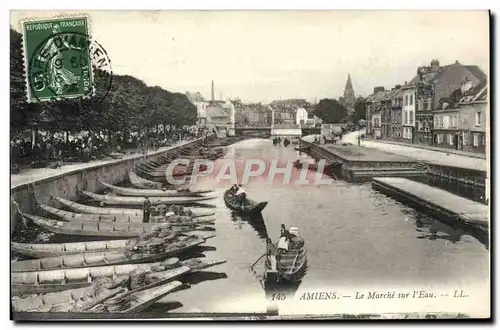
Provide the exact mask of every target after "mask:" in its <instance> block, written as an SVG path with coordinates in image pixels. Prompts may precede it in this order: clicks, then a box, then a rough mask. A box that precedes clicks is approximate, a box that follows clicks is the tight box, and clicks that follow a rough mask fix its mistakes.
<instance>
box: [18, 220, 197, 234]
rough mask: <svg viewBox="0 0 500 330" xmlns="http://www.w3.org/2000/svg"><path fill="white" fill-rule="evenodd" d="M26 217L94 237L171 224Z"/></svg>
mask: <svg viewBox="0 0 500 330" xmlns="http://www.w3.org/2000/svg"><path fill="white" fill-rule="evenodd" d="M23 216H24V217H26V218H28V219H30V220H32V221H33V223H34V224H35V225H37V226H39V227H42V228H43V229H46V230H48V231H51V232H53V233H56V234H62V235H76V236H94V237H122V238H126V237H137V236H139V235H141V234H144V233H148V232H152V231H154V230H155V229H157V228H159V227H163V228H169V227H170V226H169V224H151V223H134V222H98V221H92V222H86V221H70V222H67V221H58V220H53V219H47V218H42V217H39V216H35V215H30V214H23ZM200 229H201V228H200V227H196V226H185V225H184V226H182V227H181V226H175V227H171V230H172V231H174V232H189V231H194V230H200Z"/></svg>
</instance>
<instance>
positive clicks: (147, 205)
mask: <svg viewBox="0 0 500 330" xmlns="http://www.w3.org/2000/svg"><path fill="white" fill-rule="evenodd" d="M142 210H143V222H144V223H149V218H150V216H151V202H150V201H149V198H147V197H146V198H145V199H144V204H143V205H142Z"/></svg>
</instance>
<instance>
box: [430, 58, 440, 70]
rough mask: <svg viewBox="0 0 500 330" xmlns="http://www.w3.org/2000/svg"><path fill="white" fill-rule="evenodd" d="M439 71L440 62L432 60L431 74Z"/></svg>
mask: <svg viewBox="0 0 500 330" xmlns="http://www.w3.org/2000/svg"><path fill="white" fill-rule="evenodd" d="M438 71H439V61H438V60H436V59H435V60H432V61H431V72H438Z"/></svg>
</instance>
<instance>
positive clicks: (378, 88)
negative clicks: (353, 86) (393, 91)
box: [373, 86, 385, 94]
mask: <svg viewBox="0 0 500 330" xmlns="http://www.w3.org/2000/svg"><path fill="white" fill-rule="evenodd" d="M384 91H385V88H384V86H377V87H375V88H373V93H374V94H375V93H378V92H384Z"/></svg>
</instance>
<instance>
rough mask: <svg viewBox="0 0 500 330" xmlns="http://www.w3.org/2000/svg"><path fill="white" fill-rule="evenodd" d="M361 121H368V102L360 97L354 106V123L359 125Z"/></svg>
mask: <svg viewBox="0 0 500 330" xmlns="http://www.w3.org/2000/svg"><path fill="white" fill-rule="evenodd" d="M360 119H366V100H365V99H364V98H362V97H359V98H358V99H357V100H356V103H355V104H354V115H353V121H354V122H355V123H357V122H358V121H359V120H360Z"/></svg>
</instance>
